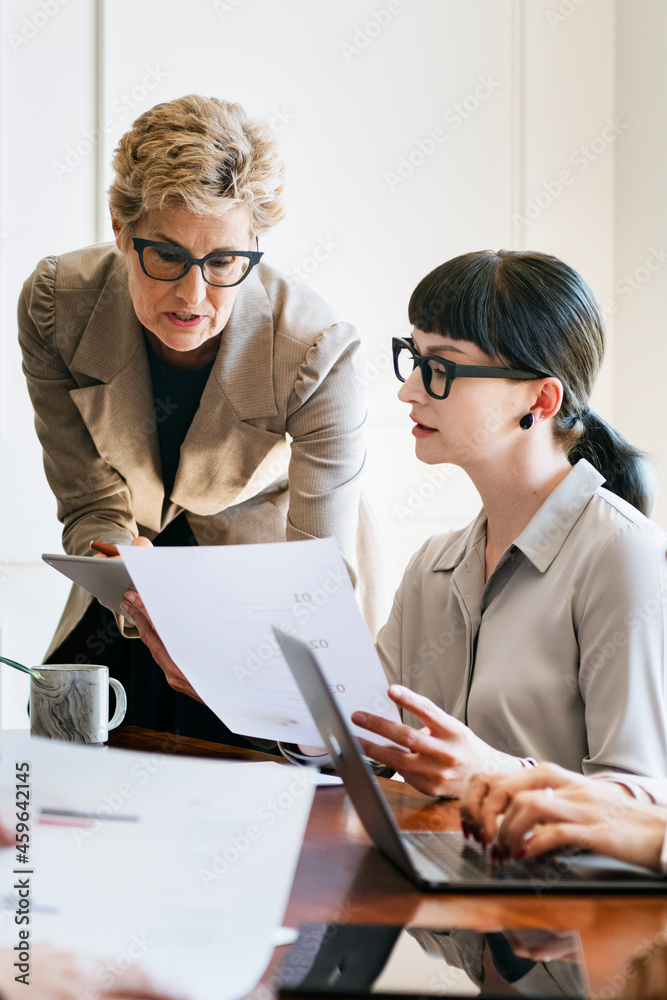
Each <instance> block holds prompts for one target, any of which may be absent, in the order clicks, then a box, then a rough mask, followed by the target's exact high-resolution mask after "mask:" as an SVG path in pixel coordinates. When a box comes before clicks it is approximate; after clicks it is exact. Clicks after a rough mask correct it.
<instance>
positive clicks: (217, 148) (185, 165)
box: [109, 94, 284, 243]
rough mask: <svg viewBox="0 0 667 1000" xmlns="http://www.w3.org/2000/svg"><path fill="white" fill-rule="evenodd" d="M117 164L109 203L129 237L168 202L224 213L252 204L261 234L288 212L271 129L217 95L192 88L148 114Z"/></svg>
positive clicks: (123, 143) (123, 144)
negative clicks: (204, 94) (133, 227)
mask: <svg viewBox="0 0 667 1000" xmlns="http://www.w3.org/2000/svg"><path fill="white" fill-rule="evenodd" d="M113 168H114V170H115V173H116V176H115V179H114V181H113V183H112V185H111V187H110V188H109V206H110V208H111V211H112V213H113V215H114V218H115V219H116V220H117V221H118V222H119V223H120V224H121V241H122V243H125V241H126V239H127V238H129V235H130V223H135V222H137V221H138V220H139V219H141V218H142V216H143V215H145V213H146V212H149V211H152V210H154V209H161V208H165V207H167V206H173V205H179V206H183V207H185V208H187V209H189V210H190V211H191V212H194V213H195V214H196V215H223V214H224V213H225V212H226V211H227V210H228V209H229V208H231V207H232V205H239V204H243V205H247V206H248V208H249V209H250V218H251V227H252V231H253V233H262V232H266V231H267V230H268V229H270V228H271V227H272V226H275V224H276V223H277V222H279V221H280V219H281V218H282V217H283V214H284V206H283V199H282V191H283V173H284V164H283V161H282V159H281V157H280V154H279V152H278V148H277V146H276V143H275V141H274V139H273V135H272V133H271V130H270V128H269V127H268V125H267V124H266V122H263V121H262V120H261V119H259V118H249V117H248V116H247V114H246V113H245V110H244V109H243V107H242V106H241V105H240V104H231V103H230V102H229V101H221V100H218V98H216V97H200V96H199V95H198V94H189V95H188V96H187V97H179V98H178V99H177V100H175V101H167V102H165V103H164V104H156V106H155V107H154V108H151V109H150V111H146V112H145V113H144V114H143V115H140V116H139V118H137V120H136V121H135V122H134V124H133V126H132V128H131V129H130V130H129V132H126V133H125V135H124V136H123V137H122V138H121V140H120V142H119V144H118V147H117V149H116V151H115V153H114V158H113Z"/></svg>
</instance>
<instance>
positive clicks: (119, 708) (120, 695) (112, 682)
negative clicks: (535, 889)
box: [107, 677, 127, 729]
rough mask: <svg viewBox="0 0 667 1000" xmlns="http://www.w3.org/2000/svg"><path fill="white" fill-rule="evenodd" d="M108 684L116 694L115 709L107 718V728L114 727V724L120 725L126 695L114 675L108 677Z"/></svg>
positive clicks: (124, 709)
mask: <svg viewBox="0 0 667 1000" xmlns="http://www.w3.org/2000/svg"><path fill="white" fill-rule="evenodd" d="M109 686H110V687H111V688H112V689H113V692H114V694H115V695H116V711H115V712H114V713H113V718H112V719H110V720H109V725H108V727H107V728H108V729H115V728H116V726H120V724H121V722H122V721H123V719H124V718H125V713H126V711H127V695H126V694H125V688H124V687H123V685H122V684H121V682H120V681H117V680H116V678H115V677H110V678H109Z"/></svg>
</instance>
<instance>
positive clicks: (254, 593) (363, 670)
mask: <svg viewBox="0 0 667 1000" xmlns="http://www.w3.org/2000/svg"><path fill="white" fill-rule="evenodd" d="M120 552H121V557H122V559H123V562H124V563H125V564H126V566H127V567H128V570H129V572H130V576H131V577H132V579H133V580H134V583H135V585H136V587H137V589H138V591H139V593H140V594H141V598H142V600H143V602H144V604H145V606H146V609H147V611H148V613H149V615H150V616H151V619H152V621H153V624H154V626H155V628H156V630H157V632H158V633H159V635H160V637H161V639H162V641H163V642H164V644H165V646H166V648H167V650H168V651H169V653H170V655H171V657H172V659H173V660H174V662H175V663H176V665H177V666H178V667H179V669H180V670H181V671H182V672H183V673H184V674H185V676H186V677H187V679H188V680H189V681H190V683H191V684H192V686H193V687H194V689H195V690H196V691H197V693H198V694H199V696H200V697H201V698H202V699H203V700H204V701H205V702H206V704H207V705H208V706H209V708H211V709H212V710H213V711H214V712H215V713H216V715H218V716H219V718H220V719H222V721H223V722H224V723H225V724H226V725H227V726H229V728H230V729H231V730H232V731H233V732H235V733H241V734H242V735H245V736H256V737H260V738H263V739H271V740H283V741H285V742H288V743H306V744H309V745H312V746H319V745H321V743H322V739H321V737H320V735H319V732H318V730H317V727H316V726H315V723H314V722H313V719H312V717H311V715H310V712H309V711H308V708H307V707H306V705H305V703H304V701H303V699H302V697H301V694H300V692H299V690H298V688H297V685H296V682H295V681H294V679H293V677H292V675H291V673H290V670H289V667H288V666H287V664H286V662H285V660H284V659H283V655H282V653H281V652H280V649H279V647H278V644H277V642H276V639H275V636H274V635H273V633H272V631H271V626H272V625H277V626H278V628H280V629H282V631H283V632H287V633H288V634H291V635H295V636H297V637H298V638H300V639H303V640H304V641H305V642H307V643H308V644H309V646H310V647H311V649H312V650H313V651H314V652H315V654H316V656H317V659H318V660H319V662H320V664H321V666H322V669H323V670H324V672H325V674H326V676H327V678H328V680H329V684H330V686H331V688H332V690H333V691H334V693H335V694H336V696H337V698H338V702H339V704H340V707H341V710H342V711H343V713H344V714H345V716H346V717H347V718H348V719H349V717H350V715H351V714H352V712H354V711H355V710H357V709H361V710H365V711H369V712H373V713H375V714H376V715H382V716H384V717H385V718H388V719H391V720H392V721H394V722H399V721H400V717H399V714H398V709H397V708H396V706H395V705H394V703H393V702H392V701H390V700H389V698H388V697H387V681H386V679H385V675H384V671H383V669H382V664H381V663H380V660H379V658H378V655H377V653H376V651H375V647H374V645H373V641H372V639H371V637H370V634H369V632H368V629H367V628H366V625H365V623H364V620H363V618H362V617H361V613H360V612H359V609H358V607H357V603H356V600H355V597H354V591H353V588H352V584H351V582H350V578H349V575H348V572H347V569H346V567H345V563H344V561H343V558H342V556H341V555H340V553H339V551H338V548H337V546H336V542H335V540H334V539H332V538H323V539H316V540H313V541H304V542H274V543H272V544H268V545H212V546H202V547H192V548H189V547H188V548H185V547H184V548H148V547H146V548H144V547H142V546H124V547H123V548H121V550H120ZM355 729H356V732H357V734H358V735H361V734H362V733H363V732H364V731H363V730H360V729H358V728H356V727H355ZM365 735H368V734H367V733H366V734H365ZM375 739H376V740H377V742H379V743H384V742H387V741H385V740H382V739H381V738H380V737H376V738H375Z"/></svg>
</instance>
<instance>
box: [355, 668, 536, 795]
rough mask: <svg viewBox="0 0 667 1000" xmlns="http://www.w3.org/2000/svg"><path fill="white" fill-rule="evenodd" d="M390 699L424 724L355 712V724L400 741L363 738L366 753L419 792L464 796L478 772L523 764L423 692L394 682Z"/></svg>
mask: <svg viewBox="0 0 667 1000" xmlns="http://www.w3.org/2000/svg"><path fill="white" fill-rule="evenodd" d="M389 697H390V698H391V699H392V701H395V702H396V704H397V705H398V706H399V708H402V709H405V710H406V711H408V712H410V713H411V714H412V715H414V716H416V717H417V718H418V719H419V720H420V722H423V724H424V726H423V728H422V729H415V728H414V727H413V726H407V725H402V724H400V723H397V722H390V721H389V720H387V719H382V718H380V716H377V715H370V714H368V713H366V712H355V713H354V715H353V716H352V722H354V723H355V725H357V726H360V727H361V728H362V729H368V731H369V732H371V733H377V734H378V735H379V736H384V737H386V738H387V739H390V740H393V742H394V743H396V744H398V747H385V746H378V745H377V744H376V743H372V742H371V741H370V740H365V739H361V740H360V743H361V745H362V747H363V749H364V753H366V754H367V755H368V756H369V757H371V758H372V759H373V760H377V761H379V762H380V763H381V764H385V765H386V766H387V767H392V768H393V769H394V770H395V771H397V772H398V774H400V775H401V777H403V778H405V780H406V781H407V782H409V783H410V784H411V785H413V786H414V787H415V788H418V789H419V791H421V792H425V793H426V794H427V795H441V796H445V797H447V798H458V796H459V795H461V794H462V792H463V791H464V789H465V788H466V786H467V785H468V782H469V780H470V778H471V777H472V775H473V774H474V773H475V772H476V771H483V770H485V769H486V770H492V771H493V772H497V771H504V772H506V771H513V770H515V769H517V768H520V767H522V764H521V761H520V760H519V758H518V757H511V756H510V755H509V754H505V753H500V752H499V751H498V750H495V749H494V748H493V747H490V746H489V745H488V743H485V742H484V741H483V740H480V739H479V737H477V736H475V734H474V733H473V732H472V730H471V729H469V728H468V726H466V725H464V724H463V723H462V722H459V720H458V719H455V718H454V717H453V716H451V715H448V714H447V713H446V712H443V711H442V709H441V708H438V706H437V705H434V704H433V702H432V701H430V700H429V699H428V698H425V697H424V696H423V695H419V694H415V693H414V692H413V691H410V690H409V689H408V688H405V687H402V686H401V685H399V684H392V685H391V687H390V688H389Z"/></svg>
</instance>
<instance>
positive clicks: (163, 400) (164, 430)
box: [144, 336, 213, 497]
mask: <svg viewBox="0 0 667 1000" xmlns="http://www.w3.org/2000/svg"><path fill="white" fill-rule="evenodd" d="M144 340H145V342H146V353H147V354H148V364H149V365H150V369H151V379H152V380H153V399H154V401H155V408H154V410H153V413H154V415H155V426H156V428H157V435H158V441H159V443H160V460H161V462H162V482H163V483H164V495H165V497H169V496H170V494H171V491H172V489H173V488H174V483H175V481H176V471H177V469H178V463H179V461H180V457H181V445H182V444H183V442H184V441H185V437H186V434H187V433H188V431H189V429H190V424H191V423H192V421H193V419H194V415H195V413H196V412H197V410H198V409H199V403H200V400H201V397H202V393H203V391H204V386H205V385H206V382H207V380H208V376H209V375H210V372H211V369H212V367H213V361H211V362H209V364H207V365H206V367H205V368H201V369H200V370H199V371H195V372H174V371H172V370H171V369H170V368H167V367H166V366H165V365H163V364H162V362H161V361H159V360H158V358H157V356H156V354H155V353H154V351H153V349H152V347H151V345H150V344H149V342H148V337H146V336H144Z"/></svg>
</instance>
